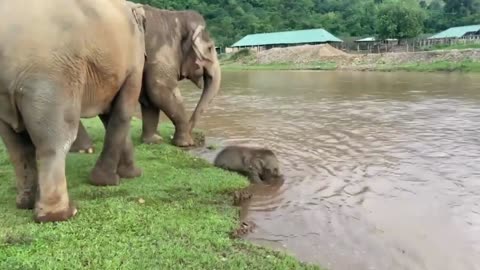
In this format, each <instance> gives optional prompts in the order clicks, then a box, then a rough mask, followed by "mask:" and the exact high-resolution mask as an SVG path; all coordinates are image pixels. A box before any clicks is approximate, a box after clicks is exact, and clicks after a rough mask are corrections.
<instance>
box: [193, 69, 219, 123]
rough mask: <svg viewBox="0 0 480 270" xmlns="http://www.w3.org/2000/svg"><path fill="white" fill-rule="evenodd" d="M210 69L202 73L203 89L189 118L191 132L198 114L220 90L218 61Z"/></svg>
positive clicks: (203, 110)
mask: <svg viewBox="0 0 480 270" xmlns="http://www.w3.org/2000/svg"><path fill="white" fill-rule="evenodd" d="M209 69H210V70H207V69H205V70H204V74H203V85H204V88H203V91H202V96H201V97H200V100H199V101H198V104H197V107H196V108H195V111H194V112H193V114H192V117H191V118H190V123H189V129H190V132H192V130H193V128H194V127H195V124H196V123H197V121H198V119H199V118H200V115H201V114H202V113H204V112H205V110H206V108H207V106H208V105H209V104H210V102H212V100H213V98H214V97H215V96H216V95H217V93H218V91H219V90H220V82H221V70H220V64H219V62H218V61H215V62H214V64H213V66H212V67H211V68H209Z"/></svg>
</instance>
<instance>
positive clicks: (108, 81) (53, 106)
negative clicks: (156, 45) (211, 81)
mask: <svg viewBox="0 0 480 270" xmlns="http://www.w3.org/2000/svg"><path fill="white" fill-rule="evenodd" d="M19 14H21V16H18V15H19ZM144 33H145V14H144V12H143V9H142V7H141V6H135V5H133V4H131V3H127V2H125V1H119V0H42V1H30V0H16V1H0V66H1V67H2V68H1V69H0V136H1V138H2V140H3V142H4V144H5V146H6V148H7V150H8V153H9V157H10V159H11V162H12V164H13V166H14V168H15V174H16V182H17V200H16V201H17V207H18V208H21V209H32V208H35V211H34V213H35V215H34V216H35V217H34V219H35V221H37V222H50V221H63V220H67V219H69V218H71V217H72V216H74V215H75V214H76V213H77V210H76V208H75V206H73V204H71V202H70V199H69V195H68V191H67V182H66V176H65V158H66V155H67V153H68V150H69V148H70V146H71V144H72V142H73V141H74V139H75V136H76V134H77V129H78V124H79V121H80V117H95V116H97V115H99V116H100V117H101V119H102V121H103V122H104V124H105V126H106V135H105V146H104V148H103V150H102V153H101V155H100V157H99V159H98V160H97V163H96V165H95V167H94V168H93V170H92V173H91V181H92V183H93V184H96V185H114V184H117V183H118V179H119V176H120V177H129V178H130V177H135V176H139V175H140V174H141V170H140V169H138V168H136V166H135V165H134V157H133V146H132V142H131V140H130V136H129V127H130V119H131V116H132V114H133V111H134V108H135V104H136V103H137V101H138V97H139V94H140V89H141V80H142V72H143V66H144V62H145V42H144V38H145V37H144Z"/></svg>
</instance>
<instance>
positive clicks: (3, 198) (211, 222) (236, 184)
mask: <svg viewBox="0 0 480 270" xmlns="http://www.w3.org/2000/svg"><path fill="white" fill-rule="evenodd" d="M84 124H85V126H86V127H87V130H88V131H89V133H90V135H91V136H92V138H93V139H94V141H95V147H96V149H97V153H96V154H94V155H86V154H70V155H69V156H68V160H67V178H68V188H69V192H70V196H71V198H72V199H73V200H74V201H75V202H76V203H77V205H78V209H79V213H78V214H77V216H76V217H74V218H73V219H71V220H69V221H67V222H61V223H50V224H36V223H34V222H33V220H32V211H26V210H17V209H16V208H15V184H14V180H13V179H14V174H13V168H12V166H11V165H10V162H9V161H8V158H7V154H6V152H5V149H4V148H3V144H2V145H1V146H0V207H1V210H0V269H2V270H3V269H8V270H14V269H102V270H103V269H318V268H317V267H316V266H307V265H304V264H301V263H299V262H298V261H297V260H296V259H294V258H293V257H290V256H288V255H286V254H283V253H278V252H274V251H272V250H269V249H265V248H261V247H257V246H254V245H252V244H249V243H248V242H246V241H244V240H241V239H231V238H230V237H229V234H230V232H231V231H232V230H233V229H234V228H236V226H237V225H238V218H239V209H238V208H236V207H234V206H232V196H231V194H230V193H231V192H232V191H234V190H236V189H238V188H242V187H245V186H246V185H247V184H248V182H247V181H246V179H245V178H243V177H241V176H239V175H236V174H233V173H228V172H224V171H222V170H219V169H216V168H214V167H212V166H211V165H210V164H208V163H207V162H206V161H203V160H201V159H198V158H195V157H193V156H191V155H190V154H188V153H185V152H184V151H183V150H180V149H178V148H175V147H173V146H171V145H168V144H163V145H140V144H139V138H138V137H139V136H138V134H139V131H140V125H139V121H138V120H134V122H133V123H132V125H133V131H132V134H133V137H134V139H135V144H136V145H137V146H136V159H137V161H138V164H139V166H140V167H142V168H143V170H144V174H143V176H142V177H140V178H137V179H133V180H123V181H122V183H121V185H120V186H117V187H94V186H92V185H90V184H88V175H89V172H90V170H91V168H92V167H93V165H94V163H95V161H96V158H97V155H98V153H99V150H100V149H101V145H102V139H103V134H104V131H103V127H102V125H101V124H100V122H99V121H98V120H96V119H94V120H88V121H85V120H84ZM160 130H161V133H162V136H164V137H165V139H166V141H169V139H168V138H169V137H170V135H171V134H172V126H168V125H167V126H162V128H161V129H160ZM141 199H142V200H144V202H143V201H142V200H141ZM140 201H141V202H142V203H141V202H140Z"/></svg>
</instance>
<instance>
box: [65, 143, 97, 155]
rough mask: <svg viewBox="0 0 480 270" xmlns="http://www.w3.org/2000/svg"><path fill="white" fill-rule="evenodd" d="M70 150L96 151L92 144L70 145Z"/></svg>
mask: <svg viewBox="0 0 480 270" xmlns="http://www.w3.org/2000/svg"><path fill="white" fill-rule="evenodd" d="M69 152H70V153H81V154H93V153H94V152H95V148H94V147H93V145H91V144H88V145H77V144H73V145H72V146H71V147H70V151H69Z"/></svg>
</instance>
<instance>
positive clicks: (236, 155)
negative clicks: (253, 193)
mask: <svg viewBox="0 0 480 270" xmlns="http://www.w3.org/2000/svg"><path fill="white" fill-rule="evenodd" d="M213 164H214V165H215V167H218V168H221V169H224V170H228V171H232V172H236V173H239V174H241V175H244V176H246V177H248V179H249V180H250V181H251V182H253V183H255V184H260V183H273V182H276V181H278V180H281V178H282V175H281V174H280V165H279V162H278V159H277V157H276V156H275V153H273V151H272V150H270V149H267V148H258V147H247V146H240V145H231V146H227V147H225V148H224V149H222V150H221V151H220V152H219V153H218V154H217V156H216V157H215V160H214V161H213Z"/></svg>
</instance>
